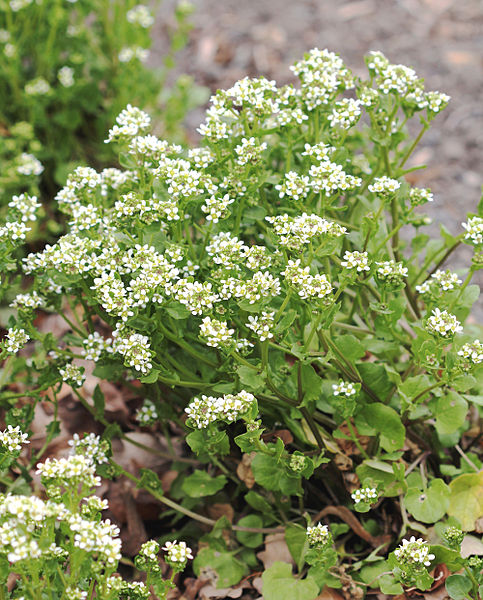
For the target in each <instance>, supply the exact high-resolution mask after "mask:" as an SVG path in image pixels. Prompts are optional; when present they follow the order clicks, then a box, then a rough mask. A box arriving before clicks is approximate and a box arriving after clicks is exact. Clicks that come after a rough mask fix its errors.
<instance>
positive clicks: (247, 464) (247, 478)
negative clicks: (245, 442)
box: [236, 452, 256, 489]
mask: <svg viewBox="0 0 483 600" xmlns="http://www.w3.org/2000/svg"><path fill="white" fill-rule="evenodd" d="M255 454H256V453H255V452H252V453H251V454H244V455H243V456H242V459H241V462H239V463H238V466H237V468H236V474H237V475H238V477H239V479H240V480H241V481H243V482H244V483H245V485H246V486H247V488H248V489H251V488H252V487H253V486H254V485H255V477H254V476H253V471H252V467H251V464H252V460H253V458H254V456H255Z"/></svg>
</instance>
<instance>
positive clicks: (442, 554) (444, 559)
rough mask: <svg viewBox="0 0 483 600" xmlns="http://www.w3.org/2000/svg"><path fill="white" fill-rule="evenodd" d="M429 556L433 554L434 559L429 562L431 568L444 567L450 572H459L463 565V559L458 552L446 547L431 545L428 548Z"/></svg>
mask: <svg viewBox="0 0 483 600" xmlns="http://www.w3.org/2000/svg"><path fill="white" fill-rule="evenodd" d="M430 551H431V554H434V558H433V560H432V561H431V563H432V566H436V565H446V566H447V567H448V569H449V570H450V571H452V572H454V571H459V570H460V569H461V567H462V566H463V565H464V562H465V561H464V559H463V558H461V555H460V552H459V550H451V549H450V548H446V546H440V545H439V544H434V545H433V544H432V545H431V548H430Z"/></svg>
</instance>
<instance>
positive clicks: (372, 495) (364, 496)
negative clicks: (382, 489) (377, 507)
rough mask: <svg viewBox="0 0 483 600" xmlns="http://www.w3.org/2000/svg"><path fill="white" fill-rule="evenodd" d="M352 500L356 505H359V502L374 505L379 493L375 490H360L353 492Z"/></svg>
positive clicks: (368, 488)
mask: <svg viewBox="0 0 483 600" xmlns="http://www.w3.org/2000/svg"><path fill="white" fill-rule="evenodd" d="M351 498H352V500H354V502H355V503H356V504H359V502H369V504H372V503H373V502H374V501H375V500H377V498H378V493H377V490H376V489H375V488H370V487H367V488H360V489H358V490H355V491H354V492H352V494H351Z"/></svg>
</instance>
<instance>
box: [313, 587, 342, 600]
mask: <svg viewBox="0 0 483 600" xmlns="http://www.w3.org/2000/svg"><path fill="white" fill-rule="evenodd" d="M315 600H344V596H341V594H340V593H339V592H338V591H337V590H334V589H333V588H330V587H327V586H325V587H324V589H323V590H322V592H321V593H320V594H319V595H318V596H317V598H316V599H315Z"/></svg>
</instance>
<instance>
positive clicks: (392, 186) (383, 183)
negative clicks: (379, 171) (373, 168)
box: [368, 175, 401, 195]
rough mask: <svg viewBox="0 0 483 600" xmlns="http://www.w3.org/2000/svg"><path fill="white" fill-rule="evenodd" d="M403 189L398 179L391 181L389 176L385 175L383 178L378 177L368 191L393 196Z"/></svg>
mask: <svg viewBox="0 0 483 600" xmlns="http://www.w3.org/2000/svg"><path fill="white" fill-rule="evenodd" d="M400 187H401V184H400V183H399V181H397V180H396V179H391V178H390V177H387V175H383V176H382V177H376V179H374V181H373V182H372V183H371V185H370V186H369V187H368V190H369V191H370V192H372V193H373V194H381V195H387V194H393V193H394V192H395V191H396V190H398V189H399V188H400Z"/></svg>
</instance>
